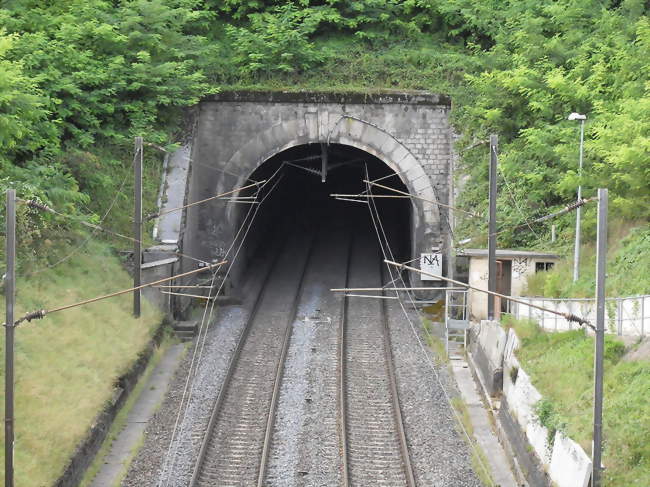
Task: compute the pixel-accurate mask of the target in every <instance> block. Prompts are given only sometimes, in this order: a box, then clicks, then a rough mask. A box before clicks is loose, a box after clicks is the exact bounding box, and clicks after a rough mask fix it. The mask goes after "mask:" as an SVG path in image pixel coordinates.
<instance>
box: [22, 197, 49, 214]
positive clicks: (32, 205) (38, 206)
mask: <svg viewBox="0 0 650 487" xmlns="http://www.w3.org/2000/svg"><path fill="white" fill-rule="evenodd" d="M25 204H26V205H27V206H29V207H30V208H34V209H37V210H41V211H50V212H51V211H52V208H50V207H49V206H47V205H46V204H45V203H41V202H40V201H37V200H27V201H26V202H25Z"/></svg>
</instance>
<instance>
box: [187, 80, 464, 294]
mask: <svg viewBox="0 0 650 487" xmlns="http://www.w3.org/2000/svg"><path fill="white" fill-rule="evenodd" d="M449 109H450V102H449V100H448V99H447V98H445V97H443V96H440V95H434V94H429V93H416V94H403V93H382V94H373V95H361V94H333V93H332V94H329V93H328V94H324V93H320V94H319V93H277V92H276V93H260V92H230V93H223V94H219V95H215V96H212V97H211V98H209V99H206V100H204V101H202V102H201V103H200V105H199V106H198V113H197V117H196V124H195V128H194V133H193V137H192V142H191V149H190V158H189V160H190V166H189V169H190V170H189V175H188V178H187V184H186V192H187V194H186V201H187V202H188V203H191V202H195V201H200V200H202V199H204V198H209V197H210V196H212V195H214V194H216V193H224V192H228V191H232V190H237V189H238V188H245V187H247V186H250V185H251V184H253V183H254V182H256V181H262V180H267V181H268V184H266V185H265V186H264V188H263V190H262V191H260V193H259V195H258V202H259V201H261V200H262V199H264V202H263V203H262V204H261V205H259V206H260V208H259V209H258V213H257V214H256V216H255V221H254V223H253V224H252V226H251V229H250V231H249V234H248V235H247V236H246V240H245V243H244V244H243V246H242V250H241V254H240V256H239V257H240V258H238V259H237V263H236V265H235V266H234V267H233V269H232V270H231V273H230V276H229V279H228V288H231V289H235V288H236V287H237V286H238V284H239V279H240V277H241V276H242V274H243V272H244V270H245V268H246V262H247V261H248V259H249V258H250V257H251V256H252V254H253V253H254V252H255V251H256V250H257V249H259V248H260V247H262V246H264V244H265V242H266V241H265V236H266V235H267V232H266V231H265V230H267V229H269V228H272V227H277V226H278V225H279V222H280V221H291V220H292V219H294V220H296V222H297V221H298V220H301V221H302V220H304V219H305V218H306V219H307V220H309V219H310V218H312V219H313V220H314V221H315V222H316V223H317V222H318V220H319V219H325V220H330V221H333V220H339V221H345V220H346V219H348V218H349V217H350V215H351V214H352V213H350V212H356V213H358V212H359V211H360V210H359V209H358V207H365V206H367V205H364V204H363V203H358V202H356V201H349V200H354V199H357V200H359V199H360V200H362V201H363V200H365V199H364V197H361V198H348V199H347V200H336V199H335V198H333V197H332V196H331V195H332V194H360V193H363V192H365V191H366V190H367V189H368V186H367V185H366V183H364V180H365V179H367V178H369V180H378V179H381V181H380V184H385V185H386V186H389V187H391V188H395V189H397V190H400V191H404V192H408V193H410V194H413V195H417V196H418V197H420V198H422V199H416V198H410V199H409V198H406V199H399V198H375V199H373V201H374V202H375V203H376V211H377V213H378V214H380V215H382V216H381V218H382V220H384V221H386V222H388V225H387V226H388V227H389V230H388V232H387V233H388V234H389V236H388V238H389V240H390V245H391V249H392V250H393V252H394V253H395V257H396V258H398V259H401V260H402V261H407V260H419V257H420V255H421V253H427V252H432V251H433V252H436V251H444V249H448V248H449V247H450V245H449V239H450V232H449V228H450V226H449V215H448V214H447V210H445V209H444V208H443V207H438V206H437V205H435V204H431V203H429V202H428V201H439V202H441V203H448V201H449V195H450V192H451V178H452V176H453V175H452V164H453V161H452V157H453V149H452V131H451V128H450V126H449V121H448V113H449ZM254 190H255V187H252V188H248V189H245V190H242V191H239V192H237V193H234V195H235V196H237V197H238V198H236V199H235V200H233V199H224V200H215V201H211V202H209V203H206V204H201V205H196V206H192V207H189V208H187V210H186V213H185V214H184V217H183V225H182V232H181V239H180V242H179V244H180V247H181V249H182V253H183V254H184V255H189V256H193V257H194V258H195V259H196V258H198V259H200V260H204V261H208V262H209V261H217V260H221V259H223V258H224V257H225V256H226V254H228V252H229V251H230V252H231V254H230V255H229V256H228V257H230V258H232V252H233V251H232V250H231V244H232V242H233V241H235V240H236V239H237V238H241V237H242V236H243V235H242V231H243V230H242V229H244V230H245V227H246V222H247V218H248V217H249V216H250V215H251V214H255V209H253V208H252V206H254V205H251V204H249V203H247V202H245V198H241V197H245V196H251V195H252V194H254V193H253V191H254ZM372 191H373V193H375V194H378V193H381V194H385V195H393V196H395V195H397V193H392V192H390V191H387V190H384V189H381V188H378V187H373V188H372ZM425 200H428V201H425ZM365 211H366V212H367V213H368V216H367V218H368V220H371V215H370V212H368V210H367V209H365ZM305 215H306V216H305ZM298 217H300V218H298ZM367 228H368V229H369V230H368V231H371V230H372V226H368V227H367ZM195 259H192V260H188V259H183V260H182V270H183V271H187V270H191V269H192V268H195V267H196V266H197V265H198V264H197V262H198V261H197V260H195ZM447 262H448V259H446V258H444V257H443V272H444V273H446V272H447V269H446V266H447ZM410 277H411V284H412V285H421V284H422V283H421V281H420V276H419V275H411V276H410ZM434 284H435V283H434Z"/></svg>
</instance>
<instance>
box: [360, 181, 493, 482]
mask: <svg viewBox="0 0 650 487" xmlns="http://www.w3.org/2000/svg"><path fill="white" fill-rule="evenodd" d="M366 179H368V178H366ZM367 184H368V192H369V193H371V192H372V190H371V186H370V184H369V183H367ZM371 201H372V204H370V203H369V205H368V207H369V209H370V216H371V219H372V223H373V226H374V228H375V232H376V234H377V238H378V240H379V245H380V248H381V251H382V254H383V255H384V259H385V258H386V255H387V252H386V250H387V251H388V254H390V256H391V258H392V259H393V260H394V256H393V252H392V250H391V248H390V245H389V241H388V237H387V235H386V232H385V230H384V226H383V224H382V222H381V218H380V216H379V211H378V210H377V206H376V205H375V204H374V200H371ZM373 209H374V213H376V218H377V221H375V214H374V213H373ZM377 223H378V224H379V227H380V228H381V235H383V237H384V240H385V244H384V242H383V240H382V237H381V235H380V232H379V228H378V225H377ZM384 245H385V247H384ZM387 268H388V272H389V275H390V277H391V279H392V282H395V281H396V280H398V279H399V280H400V281H401V282H402V286H403V288H406V287H407V285H406V282H405V281H404V278H403V277H402V275H401V273H397V277H395V278H394V277H393V272H392V271H391V268H390V267H389V266H387ZM396 287H397V286H395V288H396ZM406 294H407V296H408V297H409V300H410V301H411V304H412V306H413V308H414V309H415V310H416V311H417V307H416V306H415V302H414V301H413V297H412V295H411V292H410V291H406ZM395 295H396V296H397V297H398V303H399V304H400V307H401V309H402V312H403V313H404V316H405V317H406V319H407V321H408V323H409V326H410V328H411V331H412V333H413V335H414V336H415V338H416V340H417V342H418V344H419V346H420V350H421V351H422V353H423V355H424V357H425V360H426V362H427V363H428V364H429V366H430V368H431V370H432V371H433V373H434V375H435V377H436V380H437V382H438V384H439V385H440V388H441V390H442V392H443V395H444V396H445V399H446V401H447V404H448V406H449V408H450V410H451V411H452V413H453V415H454V417H455V418H456V422H457V424H458V425H459V427H460V429H461V431H462V432H463V433H464V434H465V437H466V438H467V441H468V442H469V445H470V448H472V450H474V452H475V454H476V458H477V460H478V463H479V465H480V466H481V468H482V469H483V471H484V472H485V473H486V474H487V478H491V475H490V471H489V469H488V468H487V466H486V465H485V463H484V462H483V459H482V457H481V455H480V453H479V451H478V446H477V445H476V443H475V442H474V441H472V439H471V437H470V435H469V433H468V431H467V429H466V428H465V425H464V424H463V421H462V419H461V417H460V415H459V413H458V411H456V408H455V407H454V406H453V403H452V401H451V398H450V397H449V394H448V392H447V389H446V388H445V385H444V384H443V382H442V380H441V379H440V375H439V374H438V370H437V369H436V366H435V364H434V363H433V362H432V361H431V357H430V356H429V353H428V352H427V350H426V348H425V347H424V344H423V343H422V340H421V339H420V336H419V334H418V332H417V331H416V329H415V326H414V324H413V322H412V320H411V318H410V316H409V314H408V312H407V311H406V308H405V307H404V303H403V302H402V299H399V296H400V295H399V293H398V292H397V291H395ZM426 332H427V334H428V333H429V332H428V330H426ZM411 366H412V367H413V369H414V370H415V364H413V363H411ZM415 372H416V373H417V371H415Z"/></svg>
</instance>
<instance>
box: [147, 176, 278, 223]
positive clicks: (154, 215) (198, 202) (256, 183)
mask: <svg viewBox="0 0 650 487" xmlns="http://www.w3.org/2000/svg"><path fill="white" fill-rule="evenodd" d="M265 182H266V179H263V180H262V181H259V182H255V183H252V184H248V185H246V186H242V187H241V188H235V189H233V190H230V191H226V192H225V193H219V194H216V195H213V196H210V197H208V198H204V199H202V200H199V201H195V202H193V203H188V204H186V205H183V206H179V207H178V208H171V209H169V210H165V211H160V212H158V213H154V214H151V215H148V216H147V218H146V219H147V220H153V219H154V218H159V217H161V216H163V215H168V214H169V213H174V212H176V211H180V210H184V209H186V208H191V207H192V206H196V205H201V204H203V203H207V202H208V201H212V200H216V199H219V198H222V197H224V196H228V195H231V194H233V193H236V192H238V191H243V190H245V189H249V188H252V187H253V186H259V185H261V184H263V183H265Z"/></svg>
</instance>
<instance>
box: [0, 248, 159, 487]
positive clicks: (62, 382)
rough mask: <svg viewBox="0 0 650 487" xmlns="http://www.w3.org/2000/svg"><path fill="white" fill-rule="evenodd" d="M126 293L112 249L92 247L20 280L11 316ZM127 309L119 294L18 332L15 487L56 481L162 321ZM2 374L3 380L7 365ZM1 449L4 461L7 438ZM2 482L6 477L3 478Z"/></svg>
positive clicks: (126, 281) (149, 312) (147, 310)
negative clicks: (117, 384) (118, 382)
mask: <svg viewBox="0 0 650 487" xmlns="http://www.w3.org/2000/svg"><path fill="white" fill-rule="evenodd" d="M130 286H131V278H130V277H129V275H128V273H127V272H126V271H124V269H123V268H122V266H121V264H120V262H119V260H118V259H117V258H116V257H115V256H114V254H113V253H112V252H111V250H110V249H109V248H108V247H107V246H106V245H103V244H100V243H97V242H92V243H90V244H89V245H88V249H87V252H86V253H85V254H80V255H78V256H76V257H75V258H73V259H71V260H69V261H68V262H66V263H65V264H62V265H61V266H59V267H57V268H56V270H55V271H53V272H46V273H42V274H38V275H35V276H33V277H32V278H30V279H27V280H20V279H19V280H18V284H17V289H18V293H17V310H16V312H17V316H20V315H21V314H23V313H25V312H27V311H32V310H35V309H42V308H45V309H48V308H52V307H54V306H55V305H60V304H65V303H73V302H77V301H80V300H83V299H86V298H90V297H94V296H97V295H101V294H105V293H108V292H111V291H115V290H119V289H123V288H127V287H130ZM0 306H2V307H4V304H2V305H0ZM131 310H132V297H131V296H130V295H124V296H120V297H117V298H112V299H109V300H105V301H100V302H97V303H94V304H90V305H87V306H83V307H78V308H73V309H70V310H67V311H63V312H61V313H56V314H53V315H49V316H46V317H45V319H43V320H40V321H36V322H32V323H31V324H30V323H25V324H23V325H21V326H20V327H19V328H18V329H17V330H16V347H15V354H16V428H15V430H16V443H15V472H16V479H17V484H18V485H21V486H25V487H32V486H34V487H36V486H39V487H40V486H43V485H50V484H51V483H52V482H53V481H54V480H56V479H57V478H58V476H59V475H60V474H61V473H62V472H63V469H64V467H65V465H66V463H67V461H68V459H69V458H70V456H71V455H72V454H73V452H74V450H75V448H76V446H77V444H78V443H79V442H80V441H81V440H82V439H83V437H84V435H85V434H86V432H87V431H88V428H89V427H90V426H91V424H92V422H93V420H94V418H95V416H96V415H97V413H98V412H99V411H100V410H101V409H102V407H103V406H104V404H105V403H106V402H107V401H108V400H109V399H110V398H111V396H112V394H113V390H114V383H115V380H116V379H117V378H118V377H119V376H120V375H121V374H123V373H124V372H125V371H126V370H127V369H128V368H129V366H130V365H131V364H132V363H133V362H134V361H135V360H136V359H137V355H138V353H139V352H140V351H141V350H142V349H143V348H144V347H145V345H146V344H147V342H148V341H149V340H150V338H151V336H152V335H153V332H154V330H155V329H156V327H157V325H158V324H159V323H160V320H161V318H162V317H161V315H160V314H159V313H158V312H157V311H155V310H154V309H153V308H152V307H150V306H149V305H148V304H147V303H146V302H143V313H142V318H141V319H140V320H135V319H134V318H133V317H132V316H131ZM2 312H3V313H4V310H2ZM2 348H4V343H3V344H2ZM3 353H4V350H3ZM0 373H2V375H3V376H4V362H3V363H2V364H1V365H0ZM2 390H3V393H4V386H3V389H2ZM2 405H3V406H2V407H3V408H4V401H2ZM2 413H3V414H4V410H3V411H2ZM0 435H2V436H4V430H3V431H2V433H0ZM0 449H2V452H3V455H4V438H2V441H1V442H0ZM3 476H4V472H3V473H2V474H0V479H4V477H3Z"/></svg>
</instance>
